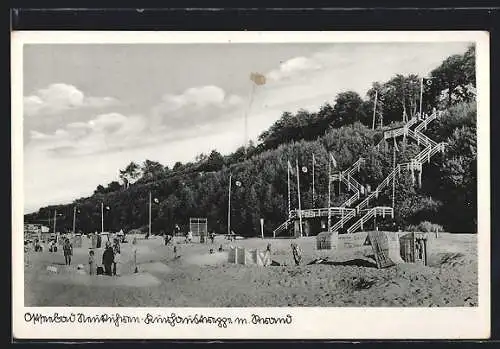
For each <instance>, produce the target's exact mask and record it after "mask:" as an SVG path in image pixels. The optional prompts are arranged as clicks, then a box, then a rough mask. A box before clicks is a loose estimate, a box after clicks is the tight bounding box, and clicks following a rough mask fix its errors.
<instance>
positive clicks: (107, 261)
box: [102, 241, 115, 276]
mask: <svg viewBox="0 0 500 349" xmlns="http://www.w3.org/2000/svg"><path fill="white" fill-rule="evenodd" d="M114 260H115V256H114V253H113V248H112V247H111V244H110V242H109V241H107V242H106V249H105V250H104V253H103V254H102V264H103V265H104V273H105V274H106V275H108V276H111V275H112V270H111V266H112V265H113V262H114Z"/></svg>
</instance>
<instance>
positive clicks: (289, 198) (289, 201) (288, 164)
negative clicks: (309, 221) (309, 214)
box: [286, 160, 292, 217]
mask: <svg viewBox="0 0 500 349" xmlns="http://www.w3.org/2000/svg"><path fill="white" fill-rule="evenodd" d="M286 166H287V169H286V173H287V178H288V217H290V212H292V198H291V193H290V168H291V166H290V161H288V160H287V163H286Z"/></svg>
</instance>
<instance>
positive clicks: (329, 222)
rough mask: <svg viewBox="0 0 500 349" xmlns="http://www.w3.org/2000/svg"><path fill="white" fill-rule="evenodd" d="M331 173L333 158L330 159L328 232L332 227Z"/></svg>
mask: <svg viewBox="0 0 500 349" xmlns="http://www.w3.org/2000/svg"><path fill="white" fill-rule="evenodd" d="M331 173H332V160H331V159H328V232H330V229H331V215H332V213H331V208H330V206H332V204H331V190H332V179H331Z"/></svg>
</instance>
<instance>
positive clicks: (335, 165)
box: [330, 154, 337, 167]
mask: <svg viewBox="0 0 500 349" xmlns="http://www.w3.org/2000/svg"><path fill="white" fill-rule="evenodd" d="M330 158H331V159H332V164H333V167H337V160H335V158H334V157H333V155H332V154H330Z"/></svg>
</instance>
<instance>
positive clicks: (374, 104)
mask: <svg viewBox="0 0 500 349" xmlns="http://www.w3.org/2000/svg"><path fill="white" fill-rule="evenodd" d="M377 96H378V91H377V90H375V100H374V102H373V121H372V130H374V129H375V111H376V110H377Z"/></svg>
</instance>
